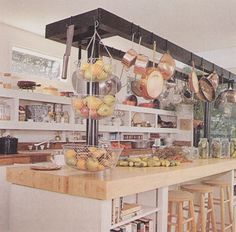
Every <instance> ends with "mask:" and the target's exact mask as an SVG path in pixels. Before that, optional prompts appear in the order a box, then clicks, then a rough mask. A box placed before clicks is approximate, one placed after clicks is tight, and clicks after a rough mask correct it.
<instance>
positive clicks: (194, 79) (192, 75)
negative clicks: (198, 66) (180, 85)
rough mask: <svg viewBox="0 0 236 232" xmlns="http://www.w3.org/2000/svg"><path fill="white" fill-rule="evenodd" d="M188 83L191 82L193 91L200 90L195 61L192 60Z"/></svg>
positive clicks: (190, 86)
mask: <svg viewBox="0 0 236 232" xmlns="http://www.w3.org/2000/svg"><path fill="white" fill-rule="evenodd" d="M188 83H189V88H190V90H191V91H192V92H193V93H198V92H199V83H198V77H197V74H196V72H195V65H194V61H192V71H191V73H190V74H189V76H188Z"/></svg>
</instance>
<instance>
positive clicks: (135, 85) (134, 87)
mask: <svg viewBox="0 0 236 232" xmlns="http://www.w3.org/2000/svg"><path fill="white" fill-rule="evenodd" d="M130 85H131V91H132V92H133V93H134V94H135V95H136V96H138V97H141V96H142V91H141V89H140V80H133V81H131V83H130Z"/></svg>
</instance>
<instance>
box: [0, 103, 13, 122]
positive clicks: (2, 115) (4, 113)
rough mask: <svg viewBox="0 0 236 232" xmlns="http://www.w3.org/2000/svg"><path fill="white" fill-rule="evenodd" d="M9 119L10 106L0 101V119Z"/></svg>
mask: <svg viewBox="0 0 236 232" xmlns="http://www.w3.org/2000/svg"><path fill="white" fill-rule="evenodd" d="M10 119H11V107H10V105H8V104H7V103H6V102H4V101H0V120H10Z"/></svg>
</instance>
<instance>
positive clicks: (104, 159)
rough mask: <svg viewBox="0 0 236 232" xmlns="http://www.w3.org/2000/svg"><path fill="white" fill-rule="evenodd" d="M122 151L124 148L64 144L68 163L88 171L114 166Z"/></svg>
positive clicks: (102, 169) (97, 170)
mask: <svg viewBox="0 0 236 232" xmlns="http://www.w3.org/2000/svg"><path fill="white" fill-rule="evenodd" d="M122 151H123V148H110V147H97V146H96V147H95V146H83V147H81V146H79V145H76V144H65V145H63V153H64V157H65V162H66V165H68V166H70V167H72V168H76V169H79V170H82V171H88V172H99V171H104V170H105V169H111V168H114V167H115V166H116V164H117V162H118V159H119V156H120V154H121V152H122Z"/></svg>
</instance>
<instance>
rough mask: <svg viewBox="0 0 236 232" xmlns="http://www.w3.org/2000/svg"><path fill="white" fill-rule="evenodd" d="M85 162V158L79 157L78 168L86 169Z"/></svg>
mask: <svg viewBox="0 0 236 232" xmlns="http://www.w3.org/2000/svg"><path fill="white" fill-rule="evenodd" d="M85 164H86V162H85V160H84V159H78V161H77V164H76V166H77V168H78V169H81V170H85V169H86V166H85Z"/></svg>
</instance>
